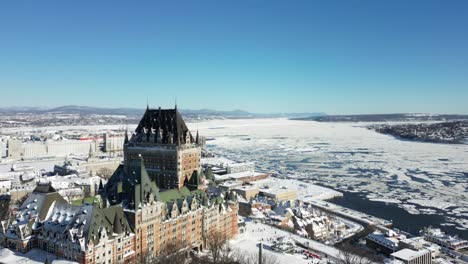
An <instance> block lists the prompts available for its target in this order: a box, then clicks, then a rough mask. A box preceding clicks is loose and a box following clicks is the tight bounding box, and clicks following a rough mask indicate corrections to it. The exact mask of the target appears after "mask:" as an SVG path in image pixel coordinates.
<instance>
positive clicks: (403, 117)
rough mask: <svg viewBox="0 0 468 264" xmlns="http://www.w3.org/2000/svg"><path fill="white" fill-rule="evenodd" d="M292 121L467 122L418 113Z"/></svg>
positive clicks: (310, 117)
mask: <svg viewBox="0 0 468 264" xmlns="http://www.w3.org/2000/svg"><path fill="white" fill-rule="evenodd" d="M292 119H294V120H312V121H318V122H389V121H402V122H410V121H451V120H468V115H449V114H447V115H432V114H418V113H401V114H370V115H326V116H309V117H305V118H302V117H301V118H292Z"/></svg>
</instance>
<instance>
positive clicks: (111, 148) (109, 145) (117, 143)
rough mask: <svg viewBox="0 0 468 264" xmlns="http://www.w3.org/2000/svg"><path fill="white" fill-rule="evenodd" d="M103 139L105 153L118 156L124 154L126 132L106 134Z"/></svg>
mask: <svg viewBox="0 0 468 264" xmlns="http://www.w3.org/2000/svg"><path fill="white" fill-rule="evenodd" d="M103 138H104V151H105V152H107V153H113V154H117V155H119V154H121V153H122V152H123V146H124V143H125V132H106V133H104V137H103Z"/></svg>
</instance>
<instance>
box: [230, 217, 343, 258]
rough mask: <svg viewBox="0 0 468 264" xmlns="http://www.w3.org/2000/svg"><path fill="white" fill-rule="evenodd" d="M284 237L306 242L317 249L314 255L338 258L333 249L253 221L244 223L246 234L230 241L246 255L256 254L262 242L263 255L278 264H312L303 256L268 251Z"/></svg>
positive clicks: (337, 252) (336, 251) (337, 253)
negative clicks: (276, 241)
mask: <svg viewBox="0 0 468 264" xmlns="http://www.w3.org/2000/svg"><path fill="white" fill-rule="evenodd" d="M284 236H286V237H289V238H291V239H296V240H298V241H301V242H303V243H306V242H308V243H309V246H310V247H312V248H315V249H317V251H315V252H314V253H319V252H323V253H325V254H327V255H328V256H336V257H339V251H338V250H337V249H336V248H334V247H330V246H326V245H324V244H321V243H318V242H315V241H313V240H309V239H305V238H303V237H300V236H298V235H294V234H291V233H289V232H287V231H283V230H280V229H277V228H274V227H271V226H269V225H266V224H262V223H259V222H258V223H254V222H253V221H246V232H245V233H244V234H239V235H238V237H237V238H236V239H234V240H232V241H231V243H232V246H233V247H234V248H237V249H239V250H240V251H241V252H246V253H248V254H257V253H258V250H259V243H260V242H262V243H263V249H264V250H263V252H264V254H266V255H270V256H272V257H274V258H275V259H277V260H278V262H279V263H289V264H309V263H312V259H310V258H309V259H306V258H305V256H304V255H302V254H299V253H296V254H286V253H282V252H278V251H273V250H271V249H270V247H271V245H272V244H273V241H275V240H277V239H278V238H279V237H284ZM298 249H299V247H298ZM311 251H313V250H311ZM323 253H321V255H323ZM321 263H326V261H322V262H321Z"/></svg>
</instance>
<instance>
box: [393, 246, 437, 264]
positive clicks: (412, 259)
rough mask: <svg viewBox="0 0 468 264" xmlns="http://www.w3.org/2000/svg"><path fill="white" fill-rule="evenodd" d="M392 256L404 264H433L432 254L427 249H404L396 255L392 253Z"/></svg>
mask: <svg viewBox="0 0 468 264" xmlns="http://www.w3.org/2000/svg"><path fill="white" fill-rule="evenodd" d="M391 256H392V257H393V258H394V259H396V260H399V261H401V262H403V263H404V264H431V263H432V257H431V252H430V251H429V250H427V249H422V250H418V251H416V250H412V249H409V248H405V249H402V250H400V251H397V252H395V253H392V254H391Z"/></svg>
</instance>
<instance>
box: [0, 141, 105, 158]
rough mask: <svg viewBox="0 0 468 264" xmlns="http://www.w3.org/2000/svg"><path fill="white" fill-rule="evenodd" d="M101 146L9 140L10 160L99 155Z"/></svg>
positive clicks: (84, 143) (92, 142)
mask: <svg viewBox="0 0 468 264" xmlns="http://www.w3.org/2000/svg"><path fill="white" fill-rule="evenodd" d="M98 151H99V144H98V143H97V141H95V140H46V141H39V142H22V141H21V140H19V139H9V140H8V150H7V153H8V155H7V156H8V158H11V159H33V158H40V157H65V156H69V155H89V154H90V153H97V152H98Z"/></svg>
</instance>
